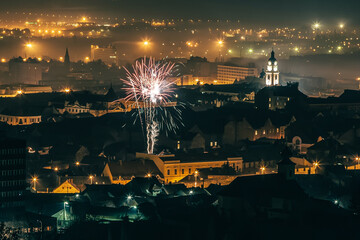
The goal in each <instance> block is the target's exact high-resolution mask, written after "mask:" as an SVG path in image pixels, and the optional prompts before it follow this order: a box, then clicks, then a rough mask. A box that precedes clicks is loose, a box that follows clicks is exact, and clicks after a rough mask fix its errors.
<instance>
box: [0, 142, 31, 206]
mask: <svg viewBox="0 0 360 240" xmlns="http://www.w3.org/2000/svg"><path fill="white" fill-rule="evenodd" d="M25 165H26V144H25V141H21V140H10V139H5V140H2V141H0V209H1V208H9V207H21V206H23V205H24V202H23V196H24V191H25V188H26V171H25ZM1 211H2V210H0V212H1Z"/></svg>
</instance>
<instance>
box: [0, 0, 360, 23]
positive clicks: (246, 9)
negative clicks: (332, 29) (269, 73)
mask: <svg viewBox="0 0 360 240" xmlns="http://www.w3.org/2000/svg"><path fill="white" fill-rule="evenodd" d="M0 7H1V8H2V9H3V10H13V9H17V10H18V9H21V8H23V9H27V10H30V9H35V10H37V9H52V10H61V9H62V10H66V11H69V10H74V11H80V12H83V13H93V12H96V11H97V12H100V10H101V11H102V13H105V14H109V15H113V14H116V15H123V16H126V17H130V16H131V17H145V18H148V17H152V18H165V17H168V18H171V17H174V18H179V17H183V18H202V19H208V18H212V19H216V18H221V19H231V20H241V21H242V22H243V23H247V24H251V23H254V24H261V25H268V24H282V25H285V24H296V25H308V24H311V23H312V22H313V21H315V20H317V21H321V22H324V23H326V24H329V25H331V24H337V23H338V22H339V21H343V22H346V23H347V24H354V25H355V24H360V14H358V9H359V8H360V1H359V0H345V1H339V0H302V1H290V0H271V1H270V0H258V1H251V0H248V1H242V0H181V1H180V0H173V1H165V0H153V1H151V0H132V1H128V0H32V1H29V0H13V1H1V3H0Z"/></svg>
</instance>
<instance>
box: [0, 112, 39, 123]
mask: <svg viewBox="0 0 360 240" xmlns="http://www.w3.org/2000/svg"><path fill="white" fill-rule="evenodd" d="M0 121H1V122H5V123H7V124H9V125H31V124H33V123H40V122H41V116H8V115H3V114H0Z"/></svg>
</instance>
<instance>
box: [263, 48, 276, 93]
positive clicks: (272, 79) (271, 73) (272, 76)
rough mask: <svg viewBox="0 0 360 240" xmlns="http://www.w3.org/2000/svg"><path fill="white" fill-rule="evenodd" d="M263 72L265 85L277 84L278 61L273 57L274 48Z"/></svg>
mask: <svg viewBox="0 0 360 240" xmlns="http://www.w3.org/2000/svg"><path fill="white" fill-rule="evenodd" d="M265 73H266V76H265V81H266V82H265V83H266V86H276V85H279V68H278V62H277V61H276V58H275V52H274V50H272V51H271V57H270V58H269V60H268V63H267V67H266V71H265Z"/></svg>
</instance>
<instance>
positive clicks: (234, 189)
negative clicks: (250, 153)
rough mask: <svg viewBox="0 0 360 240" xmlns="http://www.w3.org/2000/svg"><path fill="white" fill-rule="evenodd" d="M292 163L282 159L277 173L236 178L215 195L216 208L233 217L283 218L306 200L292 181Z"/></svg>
mask: <svg viewBox="0 0 360 240" xmlns="http://www.w3.org/2000/svg"><path fill="white" fill-rule="evenodd" d="M294 169H295V164H294V163H292V162H291V160H289V159H288V158H286V157H284V158H283V160H282V161H281V162H279V172H278V173H277V174H264V175H255V176H244V177H238V178H236V179H235V180H234V181H233V182H232V183H231V184H230V185H228V186H226V187H225V188H224V189H223V190H222V191H220V192H219V194H218V201H219V209H220V210H221V211H223V212H225V213H226V214H228V215H229V216H233V217H234V218H248V217H250V218H254V217H261V216H263V217H265V218H266V219H287V218H289V217H291V216H292V215H293V214H296V213H300V212H301V210H302V208H303V207H304V206H303V203H304V201H305V200H306V199H307V198H308V197H307V195H306V194H305V192H304V191H303V190H302V189H301V187H300V186H299V185H298V184H297V182H296V181H295V180H294Z"/></svg>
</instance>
